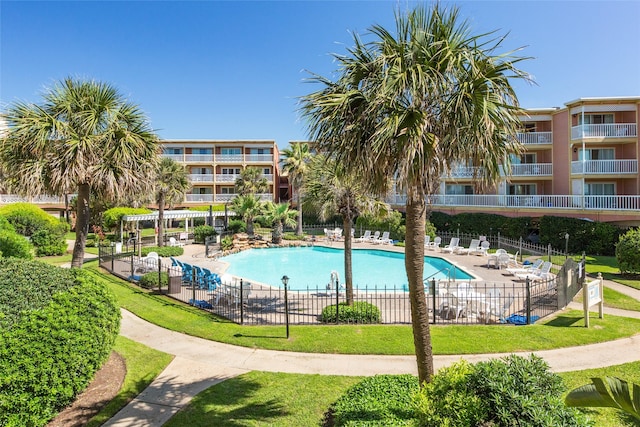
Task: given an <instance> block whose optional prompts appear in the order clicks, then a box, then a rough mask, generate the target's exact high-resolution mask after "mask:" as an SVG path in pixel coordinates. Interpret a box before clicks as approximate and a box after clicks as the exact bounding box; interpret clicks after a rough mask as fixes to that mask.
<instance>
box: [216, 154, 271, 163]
mask: <svg viewBox="0 0 640 427" xmlns="http://www.w3.org/2000/svg"><path fill="white" fill-rule="evenodd" d="M216 162H218V163H272V162H273V155H272V154H216Z"/></svg>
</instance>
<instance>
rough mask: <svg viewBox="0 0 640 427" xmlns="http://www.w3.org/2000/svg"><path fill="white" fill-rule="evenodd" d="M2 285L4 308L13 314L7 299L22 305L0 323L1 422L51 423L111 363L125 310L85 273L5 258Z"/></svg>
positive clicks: (1, 265) (0, 277)
mask: <svg viewBox="0 0 640 427" xmlns="http://www.w3.org/2000/svg"><path fill="white" fill-rule="evenodd" d="M0 283H2V286H0V300H2V301H4V303H2V304H3V306H2V308H0V311H2V312H3V313H5V314H6V312H5V311H4V309H5V308H6V306H7V297H9V298H12V299H13V301H16V300H19V301H21V302H19V305H20V306H21V307H22V309H21V310H17V309H14V310H13V312H12V313H10V314H9V316H5V317H4V318H3V319H0V321H2V322H4V324H3V327H1V328H0V425H8V426H43V425H45V424H46V423H47V422H48V421H49V420H50V419H51V418H52V417H54V416H55V415H56V414H57V412H58V411H59V410H61V409H62V408H64V407H65V406H67V405H68V404H69V403H71V402H72V401H73V400H74V398H75V396H76V395H77V394H78V393H80V392H81V391H83V390H84V389H85V388H86V386H87V385H88V383H89V381H90V380H91V379H92V378H93V376H94V374H95V372H96V371H97V370H98V369H99V367H100V366H101V365H102V364H103V363H104V362H105V361H106V359H107V358H108V356H109V354H110V352H111V349H112V348H113V343H114V341H115V338H116V336H117V334H118V331H119V323H120V322H119V320H120V311H119V309H118V306H117V303H116V301H115V298H114V297H113V295H112V294H111V293H110V292H109V291H108V290H107V288H106V287H105V286H104V285H102V284H100V283H96V281H95V280H93V279H91V278H90V277H89V276H88V275H87V273H86V272H85V271H82V270H65V269H62V268H58V267H53V266H49V265H45V264H42V263H39V262H36V261H22V260H6V259H5V260H0ZM23 292H26V293H27V295H25V296H23V297H22V298H20V297H19V295H20V294H22V293H23ZM11 304H13V302H11ZM8 317H11V319H12V320H11V321H10V322H9V321H7V318H8Z"/></svg>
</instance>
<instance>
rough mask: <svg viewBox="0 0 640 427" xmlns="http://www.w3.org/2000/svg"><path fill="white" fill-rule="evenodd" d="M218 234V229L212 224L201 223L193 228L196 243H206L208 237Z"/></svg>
mask: <svg viewBox="0 0 640 427" xmlns="http://www.w3.org/2000/svg"><path fill="white" fill-rule="evenodd" d="M217 235H218V233H217V232H216V229H215V228H213V227H211V226H210V225H199V226H197V227H196V228H194V230H193V240H194V241H195V242H196V243H204V242H205V239H206V238H207V237H210V236H217Z"/></svg>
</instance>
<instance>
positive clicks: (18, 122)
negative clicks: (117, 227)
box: [0, 78, 160, 267]
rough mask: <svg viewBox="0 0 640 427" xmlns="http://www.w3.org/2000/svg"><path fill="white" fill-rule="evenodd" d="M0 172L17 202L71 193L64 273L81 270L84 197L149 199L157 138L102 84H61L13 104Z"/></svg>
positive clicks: (86, 222)
mask: <svg viewBox="0 0 640 427" xmlns="http://www.w3.org/2000/svg"><path fill="white" fill-rule="evenodd" d="M5 118H6V119H7V121H8V123H9V129H8V131H7V133H6V134H5V135H4V136H3V137H2V139H1V146H0V165H1V166H2V171H3V173H4V174H5V177H6V178H7V179H8V181H9V183H10V185H11V187H12V188H13V189H15V190H16V191H18V192H20V193H22V194H25V195H37V194H50V195H57V196H62V195H64V194H66V193H68V192H69V191H72V189H74V190H75V191H77V208H76V242H75V245H74V248H73V258H72V261H71V266H72V267H81V266H82V260H83V258H84V248H85V243H86V239H87V234H88V232H89V213H90V212H89V197H90V194H91V193H92V192H95V193H96V194H100V195H102V196H103V197H108V198H110V199H112V200H117V199H119V198H121V197H122V196H124V195H126V194H150V193H151V185H152V182H153V181H152V180H153V177H154V176H155V171H156V169H157V164H158V161H159V157H158V154H159V149H160V146H159V144H158V138H157V136H156V135H155V134H154V132H153V131H152V129H151V128H150V127H149V123H148V120H147V118H146V117H145V115H144V113H143V112H142V111H141V110H140V109H139V107H138V106H136V105H134V104H131V103H130V102H128V101H126V100H125V99H124V98H123V97H122V95H120V94H119V93H118V91H117V90H116V89H115V88H114V87H112V86H110V85H109V84H106V83H101V82H96V81H81V80H76V79H72V78H66V79H64V80H63V81H61V82H59V83H57V84H56V85H54V86H53V87H52V88H51V89H49V90H47V92H46V93H45V94H44V95H43V102H42V103H41V104H29V103H24V102H16V103H15V104H13V105H11V106H10V107H9V108H8V109H7V111H6V114H5Z"/></svg>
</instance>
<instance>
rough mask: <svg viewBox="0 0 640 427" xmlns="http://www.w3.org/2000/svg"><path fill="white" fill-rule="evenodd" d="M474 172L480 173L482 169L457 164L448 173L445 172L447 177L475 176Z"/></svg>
mask: <svg viewBox="0 0 640 427" xmlns="http://www.w3.org/2000/svg"><path fill="white" fill-rule="evenodd" d="M474 174H476V175H480V174H481V171H480V168H479V167H476V166H457V167H454V168H452V169H451V170H450V171H449V173H448V174H444V177H445V178H453V179H456V178H473V176H474Z"/></svg>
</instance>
